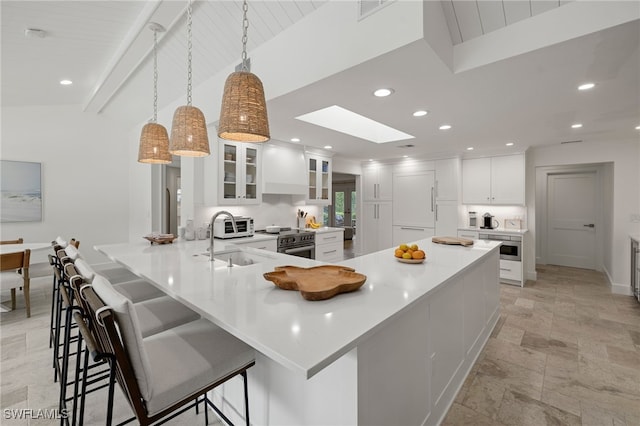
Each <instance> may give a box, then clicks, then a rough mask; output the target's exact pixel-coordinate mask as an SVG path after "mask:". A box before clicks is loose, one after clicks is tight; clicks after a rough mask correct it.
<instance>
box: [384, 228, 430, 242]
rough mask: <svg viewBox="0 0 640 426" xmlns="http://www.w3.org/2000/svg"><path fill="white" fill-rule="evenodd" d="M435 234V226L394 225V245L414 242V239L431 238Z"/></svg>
mask: <svg viewBox="0 0 640 426" xmlns="http://www.w3.org/2000/svg"><path fill="white" fill-rule="evenodd" d="M434 235H435V233H434V229H433V228H419V227H416V226H399V225H395V226H394V227H393V245H394V246H397V245H400V244H405V243H413V242H414V241H418V240H422V239H425V238H431V237H433V236H434Z"/></svg>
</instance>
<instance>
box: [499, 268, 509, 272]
mask: <svg viewBox="0 0 640 426" xmlns="http://www.w3.org/2000/svg"><path fill="white" fill-rule="evenodd" d="M500 270H501V271H508V272H511V269H508V268H500Z"/></svg>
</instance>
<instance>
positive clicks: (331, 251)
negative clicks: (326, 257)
mask: <svg viewBox="0 0 640 426" xmlns="http://www.w3.org/2000/svg"><path fill="white" fill-rule="evenodd" d="M337 251H338V250H329V251H323V252H322V254H328V253H335V252H337Z"/></svg>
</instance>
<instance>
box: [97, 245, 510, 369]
mask: <svg viewBox="0 0 640 426" xmlns="http://www.w3.org/2000/svg"><path fill="white" fill-rule="evenodd" d="M417 243H418V244H419V245H420V247H421V248H422V249H423V250H425V252H426V254H427V260H426V261H425V262H424V263H422V264H405V263H400V262H398V261H397V260H396V258H394V257H393V252H394V248H389V249H386V250H382V251H380V252H377V253H372V254H369V255H366V256H362V257H357V258H354V259H351V260H348V261H344V262H342V263H341V264H343V265H345V266H350V267H352V268H355V270H356V271H357V272H360V273H362V274H365V275H366V276H367V280H366V282H365V284H364V285H363V286H362V287H361V288H360V289H359V290H358V291H355V292H351V293H346V294H340V295H337V296H335V297H333V298H331V299H328V300H324V301H314V302H311V301H307V300H305V299H303V298H302V296H301V295H300V294H299V293H298V292H296V291H286V290H281V289H279V288H277V287H276V286H275V285H274V284H273V283H271V282H270V281H267V280H265V279H264V278H263V273H265V272H271V271H273V269H274V267H275V266H282V265H296V266H301V267H309V266H315V265H319V264H321V263H320V262H316V261H314V260H308V259H305V258H301V257H295V256H288V255H284V254H279V253H273V252H267V251H264V250H258V249H253V248H246V249H243V250H245V251H246V252H247V253H254V254H260V255H264V256H267V257H265V258H264V261H262V262H261V263H256V264H253V265H248V266H236V267H232V268H228V267H226V264H225V263H224V262H222V261H215V262H213V263H212V262H210V261H209V259H208V256H207V255H206V249H207V247H208V241H205V240H200V241H180V242H176V243H174V244H164V245H149V244H148V243H146V242H139V243H123V244H111V245H101V246H96V247H95V249H96V250H98V251H99V252H101V253H103V254H105V255H107V256H108V257H109V258H111V259H112V260H114V261H116V262H118V263H120V264H122V265H124V266H126V267H127V268H129V269H130V270H131V271H133V272H134V273H136V274H138V275H139V276H142V277H144V278H146V279H148V280H149V281H151V282H152V283H153V284H154V285H156V286H157V287H159V288H160V289H162V290H163V291H164V292H166V293H167V294H169V295H171V296H172V297H174V298H175V299H176V300H179V301H181V302H182V303H184V304H185V305H187V306H189V307H190V308H191V309H193V310H195V311H197V312H198V313H200V314H201V315H202V316H203V317H205V318H207V319H209V320H210V321H212V322H214V323H215V324H217V325H219V326H220V327H221V328H223V329H225V330H226V331H228V332H229V333H231V334H233V335H234V336H236V337H238V338H239V339H241V340H243V341H244V342H246V343H247V344H249V345H251V346H252V347H254V348H255V349H256V350H257V351H260V352H261V353H262V354H264V355H265V356H267V357H269V358H270V359H272V360H274V361H276V362H278V363H280V364H282V365H284V366H285V367H287V368H289V369H291V370H293V371H296V372H299V373H300V374H302V375H304V377H306V378H310V377H312V376H313V375H314V374H316V373H317V372H318V371H320V370H322V369H323V368H324V367H326V366H327V365H329V364H330V363H332V362H333V361H334V360H336V359H338V358H339V357H341V356H342V355H344V354H345V353H347V352H348V351H350V350H351V349H353V348H354V347H356V346H357V345H358V344H359V342H361V341H362V340H363V339H366V338H367V337H368V336H369V335H371V334H372V333H374V332H375V331H376V330H377V329H378V328H379V327H382V326H383V325H384V324H385V323H386V322H387V321H390V320H391V319H392V318H394V316H395V315H397V314H398V313H400V312H401V311H403V310H404V309H405V308H407V307H408V306H410V305H411V304H412V303H413V302H415V301H417V300H418V299H420V298H423V297H425V296H426V295H428V294H429V293H430V292H432V291H433V290H434V289H436V288H437V287H438V286H440V285H443V284H444V285H446V282H447V281H448V280H449V279H451V278H452V277H454V276H455V275H457V274H459V273H460V272H462V271H463V270H465V269H467V268H469V267H470V266H471V265H473V264H474V263H476V262H480V261H481V258H482V257H483V256H485V255H487V254H488V253H489V252H491V251H492V250H496V249H497V247H498V246H499V244H500V243H499V242H497V241H476V242H475V244H474V245H473V246H471V247H461V246H446V245H439V244H433V243H431V241H430V240H429V239H426V240H420V241H418V242H417ZM234 247H236V248H238V247H240V246H234V245H233V244H232V241H229V240H216V242H215V251H216V253H217V252H219V251H221V250H229V249H233V248H234ZM496 267H497V266H496Z"/></svg>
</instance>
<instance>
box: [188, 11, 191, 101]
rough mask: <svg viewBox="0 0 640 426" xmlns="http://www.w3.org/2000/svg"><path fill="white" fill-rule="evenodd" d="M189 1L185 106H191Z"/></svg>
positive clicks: (189, 12)
mask: <svg viewBox="0 0 640 426" xmlns="http://www.w3.org/2000/svg"><path fill="white" fill-rule="evenodd" d="M191 20H192V16H191V0H189V5H188V6H187V105H189V106H191V47H192V45H191Z"/></svg>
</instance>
